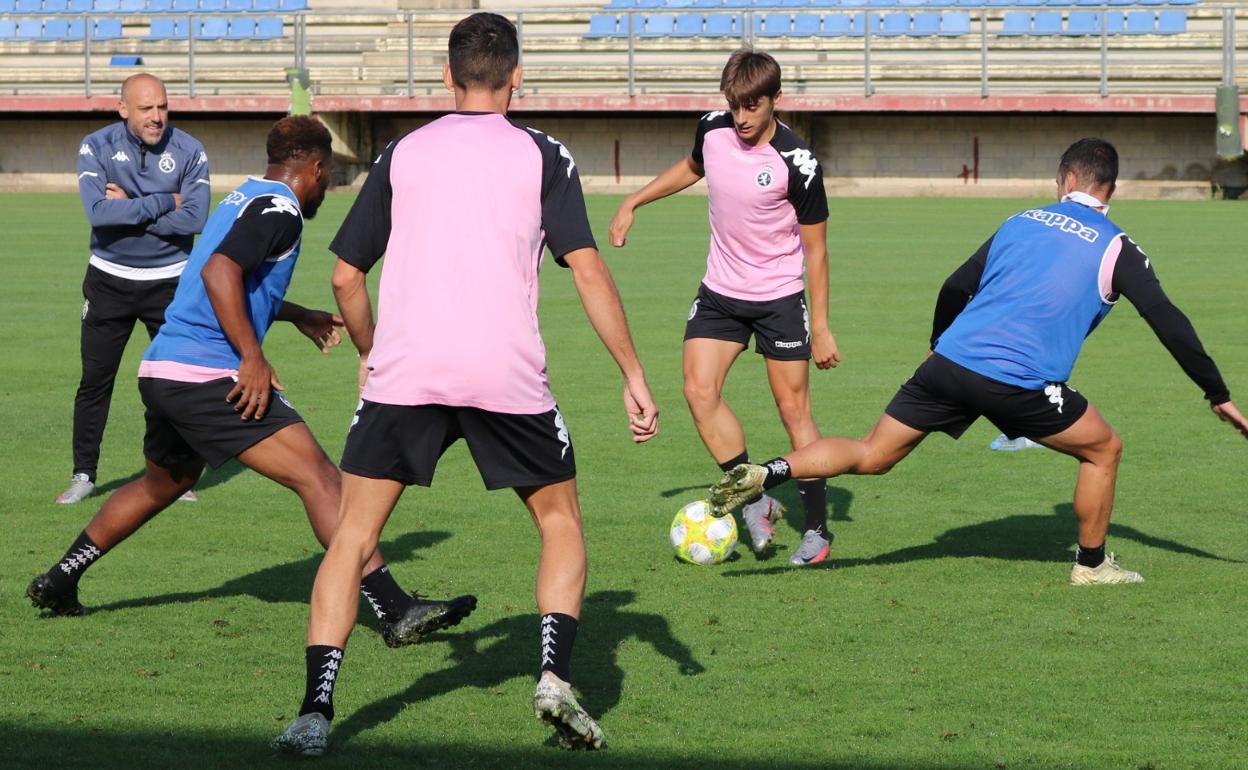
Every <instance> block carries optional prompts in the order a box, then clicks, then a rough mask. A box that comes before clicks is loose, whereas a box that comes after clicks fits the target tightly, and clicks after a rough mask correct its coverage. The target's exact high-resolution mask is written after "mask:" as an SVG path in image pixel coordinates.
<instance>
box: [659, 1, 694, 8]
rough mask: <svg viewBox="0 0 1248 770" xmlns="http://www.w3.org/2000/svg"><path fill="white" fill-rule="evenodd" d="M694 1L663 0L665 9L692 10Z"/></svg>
mask: <svg viewBox="0 0 1248 770" xmlns="http://www.w3.org/2000/svg"><path fill="white" fill-rule="evenodd" d="M692 6H693V0H663V7H664V8H690V7H692Z"/></svg>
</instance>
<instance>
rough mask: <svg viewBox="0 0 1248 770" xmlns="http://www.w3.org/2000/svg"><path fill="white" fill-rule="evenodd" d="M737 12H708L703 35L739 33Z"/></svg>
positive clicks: (730, 35) (728, 35)
mask: <svg viewBox="0 0 1248 770" xmlns="http://www.w3.org/2000/svg"><path fill="white" fill-rule="evenodd" d="M738 18H740V17H738V16H737V14H735V13H708V14H707V15H706V29H704V30H703V31H702V36H703V37H732V36H734V35H736V34H737V20H738Z"/></svg>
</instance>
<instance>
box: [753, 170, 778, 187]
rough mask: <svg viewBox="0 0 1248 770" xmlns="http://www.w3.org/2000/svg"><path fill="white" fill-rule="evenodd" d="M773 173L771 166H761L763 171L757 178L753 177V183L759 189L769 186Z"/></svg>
mask: <svg viewBox="0 0 1248 770" xmlns="http://www.w3.org/2000/svg"><path fill="white" fill-rule="evenodd" d="M775 173H776V170H775V169H773V168H772V167H771V166H763V170H762V171H759V172H758V176H756V177H754V181H755V183H757V184H758V186H759V187H767V186H769V185H771V180H772V179H773V177H774V175H775Z"/></svg>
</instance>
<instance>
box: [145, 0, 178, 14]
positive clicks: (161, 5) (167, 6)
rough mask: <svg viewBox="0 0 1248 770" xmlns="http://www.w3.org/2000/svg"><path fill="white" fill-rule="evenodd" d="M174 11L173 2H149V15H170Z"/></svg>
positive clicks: (158, 0)
mask: <svg viewBox="0 0 1248 770" xmlns="http://www.w3.org/2000/svg"><path fill="white" fill-rule="evenodd" d="M172 10H173V0H147V12H148V13H169V12H170V11H172Z"/></svg>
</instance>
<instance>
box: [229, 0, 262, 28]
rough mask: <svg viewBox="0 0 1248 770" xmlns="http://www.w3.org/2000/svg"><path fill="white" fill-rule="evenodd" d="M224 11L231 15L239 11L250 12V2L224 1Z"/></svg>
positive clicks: (242, 0)
mask: <svg viewBox="0 0 1248 770" xmlns="http://www.w3.org/2000/svg"><path fill="white" fill-rule="evenodd" d="M225 10H227V11H229V12H231V13H237V12H239V11H250V10H251V0H225ZM252 31H253V32H254V31H255V30H252Z"/></svg>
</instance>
